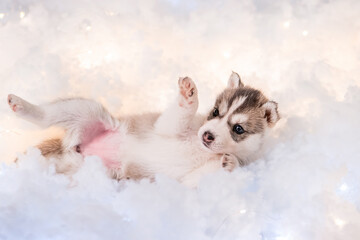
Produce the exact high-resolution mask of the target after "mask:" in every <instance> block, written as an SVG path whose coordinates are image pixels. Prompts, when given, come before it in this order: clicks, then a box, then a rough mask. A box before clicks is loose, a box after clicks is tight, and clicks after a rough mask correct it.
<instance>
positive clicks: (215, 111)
mask: <svg viewBox="0 0 360 240" xmlns="http://www.w3.org/2000/svg"><path fill="white" fill-rule="evenodd" d="M213 116H214V117H217V116H219V109H217V108H215V109H214V111H213Z"/></svg>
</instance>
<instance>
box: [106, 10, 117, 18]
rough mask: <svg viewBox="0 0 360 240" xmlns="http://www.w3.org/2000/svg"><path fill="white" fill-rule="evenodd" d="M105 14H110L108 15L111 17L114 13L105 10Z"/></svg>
mask: <svg viewBox="0 0 360 240" xmlns="http://www.w3.org/2000/svg"><path fill="white" fill-rule="evenodd" d="M105 14H106V15H108V16H110V17H112V16H114V15H115V13H114V12H112V11H105Z"/></svg>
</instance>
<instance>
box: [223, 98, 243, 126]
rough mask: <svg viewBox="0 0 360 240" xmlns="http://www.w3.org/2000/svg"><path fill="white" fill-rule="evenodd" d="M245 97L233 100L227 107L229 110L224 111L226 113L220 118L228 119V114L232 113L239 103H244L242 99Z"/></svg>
mask: <svg viewBox="0 0 360 240" xmlns="http://www.w3.org/2000/svg"><path fill="white" fill-rule="evenodd" d="M246 98H247V97H239V98H238V99H236V100H234V101H233V103H232V104H231V107H230V109H229V111H228V112H227V113H226V115H225V116H224V117H223V119H222V120H226V121H227V120H228V118H229V116H230V115H231V114H233V112H234V111H235V110H236V109H238V108H239V107H240V106H241V104H243V103H244V101H245V100H246Z"/></svg>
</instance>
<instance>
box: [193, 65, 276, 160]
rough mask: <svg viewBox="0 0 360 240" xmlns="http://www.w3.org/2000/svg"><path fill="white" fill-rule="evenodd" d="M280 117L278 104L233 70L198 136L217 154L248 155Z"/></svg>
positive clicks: (240, 156)
mask: <svg viewBox="0 0 360 240" xmlns="http://www.w3.org/2000/svg"><path fill="white" fill-rule="evenodd" d="M279 118H280V117H279V113H278V110H277V103H276V102H274V101H269V100H268V99H267V98H266V97H265V96H264V95H263V94H262V92H261V91H259V90H256V89H253V88H251V87H247V86H245V85H244V84H243V83H242V81H241V79H240V76H239V75H238V74H237V73H235V72H233V73H232V74H231V76H230V78H229V81H228V86H227V88H226V89H225V90H224V91H223V92H222V93H221V94H220V95H219V96H218V97H217V99H216V101H215V105H214V107H213V109H212V110H211V111H210V113H209V115H208V117H207V120H206V122H205V123H204V125H203V126H202V127H201V128H200V129H199V132H198V136H199V138H200V140H201V141H202V144H203V145H204V146H205V147H206V148H207V149H208V150H210V151H212V152H214V153H219V154H220V153H232V154H234V155H236V156H238V157H239V158H246V157H247V156H248V155H250V154H251V153H254V152H256V151H257V150H258V149H259V148H260V146H261V143H262V138H263V136H264V133H265V131H266V129H267V128H269V127H273V126H274V125H275V124H276V122H277V121H278V120H279Z"/></svg>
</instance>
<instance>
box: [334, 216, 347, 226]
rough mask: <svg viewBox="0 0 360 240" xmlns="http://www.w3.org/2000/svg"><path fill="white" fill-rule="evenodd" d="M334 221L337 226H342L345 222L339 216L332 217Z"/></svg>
mask: <svg viewBox="0 0 360 240" xmlns="http://www.w3.org/2000/svg"><path fill="white" fill-rule="evenodd" d="M334 223H335V224H336V225H337V226H338V227H339V228H343V227H344V226H345V224H346V222H345V221H344V220H342V219H340V218H334Z"/></svg>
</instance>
